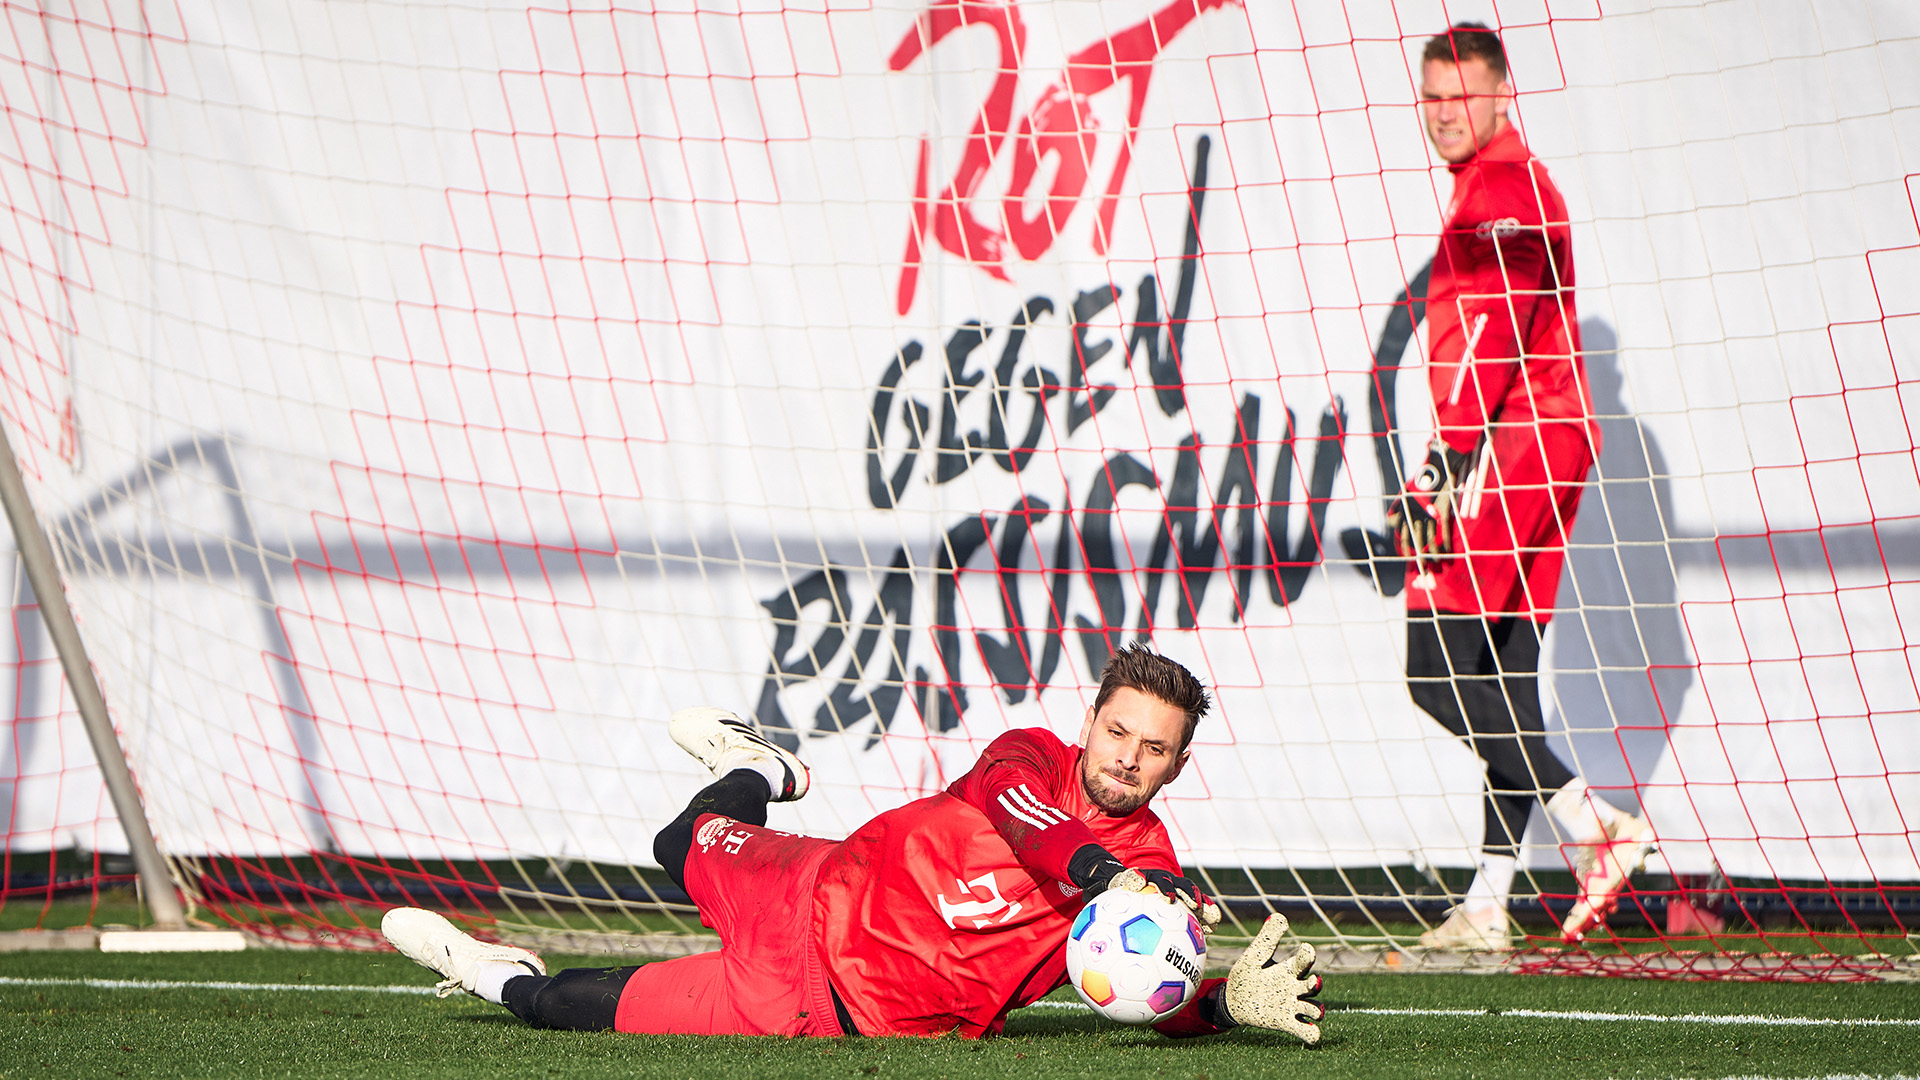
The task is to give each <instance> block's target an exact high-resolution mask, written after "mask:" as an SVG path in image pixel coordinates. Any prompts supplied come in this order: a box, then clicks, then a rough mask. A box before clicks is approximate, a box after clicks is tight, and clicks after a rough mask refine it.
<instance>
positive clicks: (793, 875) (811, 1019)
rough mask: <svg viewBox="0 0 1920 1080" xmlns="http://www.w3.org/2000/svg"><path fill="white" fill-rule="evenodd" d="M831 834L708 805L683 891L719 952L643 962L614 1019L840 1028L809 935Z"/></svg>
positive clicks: (814, 1031) (744, 1030)
mask: <svg viewBox="0 0 1920 1080" xmlns="http://www.w3.org/2000/svg"><path fill="white" fill-rule="evenodd" d="M836 846H837V845H836V843H835V842H834V841H832V840H820V839H816V838H814V837H811V836H794V835H792V834H791V833H782V832H775V831H773V830H772V829H766V828H762V827H760V826H757V825H747V824H743V823H741V822H738V821H734V820H733V819H731V818H726V817H721V816H719V815H717V814H707V815H705V816H703V817H701V818H700V820H699V822H698V823H697V824H696V826H695V831H694V841H693V847H692V849H691V850H690V851H689V852H688V854H687V868H686V883H687V894H688V895H689V896H691V897H692V898H693V902H694V903H695V904H697V905H699V908H700V921H701V922H702V923H704V924H705V925H707V926H709V927H711V928H712V929H714V930H715V931H717V932H718V933H719V935H720V950H719V951H718V952H709V953H698V954H695V955H693V956H684V957H681V958H679V959H677V960H664V961H659V962H656V963H652V964H645V965H642V966H641V968H640V969H639V970H638V971H636V972H634V973H633V976H632V977H631V978H630V979H628V980H627V984H626V986H625V987H624V988H623V989H622V990H621V991H620V1004H619V1009H618V1011H617V1013H616V1014H615V1017H614V1028H615V1030H618V1031H631V1032H637V1033H643V1034H657V1035H842V1034H850V1032H847V1031H845V1030H843V1028H842V1026H841V1024H840V1022H839V1020H838V1019H836V1016H835V1009H834V1002H833V992H832V990H830V989H829V988H828V984H827V976H826V971H825V969H824V968H823V967H822V966H821V963H820V953H819V950H818V948H817V947H816V946H815V944H814V938H813V889H814V879H815V878H817V877H818V876H819V872H820V864H821V863H822V862H824V861H825V860H826V857H827V854H828V853H829V852H831V851H832V850H833V849H834V848H835V847H836Z"/></svg>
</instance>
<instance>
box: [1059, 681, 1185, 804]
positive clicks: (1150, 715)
mask: <svg viewBox="0 0 1920 1080" xmlns="http://www.w3.org/2000/svg"><path fill="white" fill-rule="evenodd" d="M1186 733H1187V716H1186V714H1185V713H1183V712H1181V711H1180V710H1179V709H1176V708H1174V707H1173V706H1171V705H1169V704H1167V703H1166V702H1164V701H1161V700H1160V699H1159V698H1157V697H1154V696H1153V695H1152V694H1143V693H1141V692H1140V691H1138V690H1135V689H1133V688H1132V687H1121V688H1120V689H1119V690H1116V691H1114V693H1113V696H1112V697H1110V698H1108V699H1107V703H1106V705H1104V706H1102V707H1101V709H1100V711H1099V713H1097V714H1096V713H1095V712H1094V711H1093V710H1092V709H1088V710H1087V722H1086V724H1085V726H1083V727H1082V728H1081V729H1080V745H1081V746H1083V747H1085V748H1086V750H1085V752H1084V753H1082V754H1081V755H1080V786H1081V787H1082V788H1084V789H1086V793H1087V798H1088V799H1089V800H1091V801H1092V802H1093V805H1095V806H1098V807H1099V808H1100V809H1102V810H1105V811H1106V812H1107V813H1109V814H1115V815H1125V814H1131V813H1133V812H1134V811H1135V810H1138V809H1140V808H1141V807H1143V806H1145V805H1147V801H1148V800H1150V799H1152V798H1153V796H1154V794H1155V793H1157V792H1158V791H1159V790H1160V789H1161V788H1162V787H1163V786H1165V785H1166V783H1167V782H1168V781H1170V780H1172V779H1173V778H1174V777H1176V776H1179V775H1180V767H1181V766H1183V765H1185V764H1186V763H1187V752H1186V751H1185V750H1182V749H1181V748H1180V743H1181V740H1182V739H1183V738H1184V737H1185V735H1186Z"/></svg>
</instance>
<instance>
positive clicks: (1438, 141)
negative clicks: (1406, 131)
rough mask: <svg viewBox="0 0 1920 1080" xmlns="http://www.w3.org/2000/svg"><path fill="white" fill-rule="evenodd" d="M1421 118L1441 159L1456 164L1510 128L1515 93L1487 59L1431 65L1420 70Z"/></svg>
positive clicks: (1470, 59) (1441, 61)
mask: <svg viewBox="0 0 1920 1080" xmlns="http://www.w3.org/2000/svg"><path fill="white" fill-rule="evenodd" d="M1420 75H1421V78H1420V118H1421V119H1422V120H1424V121H1425V122H1426V125H1427V138H1429V139H1432V140H1433V149H1434V150H1435V151H1436V152H1437V153H1438V154H1439V155H1440V157H1441V159H1442V160H1444V161H1446V162H1447V163H1448V164H1451V165H1458V164H1459V163H1461V162H1463V161H1465V160H1467V159H1468V158H1470V157H1472V156H1473V155H1475V154H1477V153H1479V152H1480V148H1481V147H1483V146H1485V145H1487V143H1488V142H1490V141H1492V139H1493V137H1494V136H1495V135H1497V134H1499V133H1500V131H1501V129H1502V128H1505V127H1506V126H1507V106H1508V104H1509V103H1510V102H1512V100H1513V89H1512V88H1511V87H1509V86H1508V85H1507V82H1506V80H1505V79H1502V78H1500V77H1499V76H1498V75H1495V74H1494V73H1493V69H1492V68H1490V67H1488V66H1487V62H1486V61H1485V60H1482V59H1480V58H1479V57H1477V56H1475V57H1468V58H1467V59H1465V60H1462V61H1460V62H1459V63H1457V64H1456V63H1454V62H1453V61H1451V60H1429V61H1427V62H1426V65H1425V66H1424V67H1422V68H1421V69H1420Z"/></svg>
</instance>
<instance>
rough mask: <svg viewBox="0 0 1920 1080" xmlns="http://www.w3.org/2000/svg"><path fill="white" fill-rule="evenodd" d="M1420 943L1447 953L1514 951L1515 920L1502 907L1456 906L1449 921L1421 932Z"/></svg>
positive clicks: (1448, 918)
mask: <svg viewBox="0 0 1920 1080" xmlns="http://www.w3.org/2000/svg"><path fill="white" fill-rule="evenodd" d="M1420 944H1421V945H1423V946H1425V947H1426V948H1429V949H1442V950H1445V951H1447V952H1512V951H1513V920H1512V919H1510V918H1508V917H1507V913H1506V912H1505V911H1503V910H1501V909H1500V908H1488V909H1486V910H1484V911H1476V912H1472V913H1469V912H1468V911H1467V909H1466V908H1464V907H1457V908H1454V909H1453V914H1451V915H1448V916H1447V921H1445V922H1443V923H1441V924H1440V925H1439V926H1436V927H1434V928H1433V929H1431V930H1429V931H1427V932H1426V933H1424V934H1421V935H1420Z"/></svg>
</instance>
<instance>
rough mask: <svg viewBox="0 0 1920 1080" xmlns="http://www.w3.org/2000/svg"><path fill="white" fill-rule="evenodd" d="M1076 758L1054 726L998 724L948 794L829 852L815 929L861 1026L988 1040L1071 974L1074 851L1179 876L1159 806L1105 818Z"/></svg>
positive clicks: (885, 817)
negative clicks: (1001, 730)
mask: <svg viewBox="0 0 1920 1080" xmlns="http://www.w3.org/2000/svg"><path fill="white" fill-rule="evenodd" d="M1079 768H1080V751H1079V749H1078V748H1076V747H1072V746H1068V745H1066V744H1065V743H1063V742H1061V741H1060V740H1059V739H1058V738H1056V737H1055V736H1054V735H1053V734H1052V733H1051V732H1048V731H1046V730H1043V729H1040V728H1025V729H1021V730H1016V731H1010V732H1007V733H1006V734H1005V735H1002V736H1000V737H999V738H998V739H995V740H994V741H993V743H992V744H991V745H990V746H988V747H987V750H986V752H985V753H984V754H982V755H981V756H980V760H979V761H978V762H976V763H975V764H974V766H973V769H972V770H971V771H970V772H968V773H967V775H965V776H963V777H961V778H960V779H959V780H958V781H956V782H955V783H954V784H953V785H952V786H951V787H949V788H948V789H947V790H946V791H945V792H944V793H942V794H939V795H933V796H930V797H928V798H925V799H921V800H919V801H917V802H912V803H908V804H907V805H905V806H902V807H900V808H898V809H896V810H891V811H888V812H887V813H884V814H881V815H880V816H878V817H876V818H874V819H873V820H872V821H870V822H868V823H867V824H866V825H864V826H862V827H861V828H860V829H859V830H858V831H856V832H855V833H854V834H853V835H852V836H849V837H848V838H847V839H846V841H845V842H844V843H842V844H841V845H840V846H839V848H838V849H837V850H836V851H835V852H834V853H833V854H832V855H831V856H829V857H828V859H827V862H826V864H825V865H824V866H823V867H822V869H821V872H820V876H819V878H818V885H817V887H816V890H815V894H814V912H813V920H814V935H815V938H816V940H817V941H818V942H819V944H820V956H821V959H822V962H823V963H824V964H825V966H826V969H827V972H828V975H829V977H830V978H831V980H832V982H833V985H834V987H835V988H836V989H837V990H838V991H839V993H840V995H841V997H842V998H843V999H844V1000H845V1003H846V1006H847V1009H848V1011H849V1012H850V1013H851V1015H852V1017H853V1020H854V1024H855V1026H857V1027H858V1028H859V1029H860V1031H861V1032H862V1033H863V1034H867V1035H944V1034H946V1033H948V1032H951V1031H958V1032H959V1033H960V1034H961V1035H965V1036H969V1037H976V1038H977V1037H979V1036H982V1035H990V1034H994V1033H996V1032H998V1031H999V1030H1000V1028H1001V1026H1002V1025H1003V1024H1004V1023H1005V1022H1006V1016H1007V1012H1008V1011H1009V1010H1012V1009H1016V1008H1019V1007H1021V1006H1023V1005H1027V1004H1029V1003H1031V1002H1034V1001H1037V1000H1038V999H1040V998H1042V997H1044V996H1046V995H1047V994H1049V993H1051V992H1052V991H1053V990H1054V989H1055V988H1057V987H1059V986H1061V985H1062V984H1063V983H1065V981H1066V941H1067V930H1068V928H1069V927H1070V925H1071V924H1072V921H1073V918H1074V916H1075V915H1077V914H1079V911H1080V907H1081V900H1080V890H1079V889H1077V888H1074V887H1073V885H1071V884H1070V883H1069V882H1068V880H1067V863H1068V860H1070V859H1071V858H1072V856H1073V853H1074V852H1075V851H1078V850H1079V849H1080V848H1081V846H1083V845H1085V844H1099V845H1100V846H1102V847H1104V848H1106V849H1107V850H1108V851H1109V852H1112V853H1113V855H1114V857H1115V858H1117V859H1119V860H1120V861H1121V862H1123V863H1125V864H1127V865H1128V866H1137V867H1156V868H1159V869H1162V870H1170V871H1173V872H1175V873H1178V872H1179V870H1180V864H1179V862H1178V861H1177V860H1175V858H1174V855H1173V846H1172V844H1171V843H1170V842H1169V841H1168V839H1167V830H1166V827H1165V826H1163V825H1162V824H1161V823H1160V819H1159V818H1158V817H1157V816H1155V814H1154V813H1153V811H1151V810H1149V809H1146V808H1145V807H1142V808H1141V809H1139V810H1136V811H1134V812H1133V813H1131V814H1128V815H1126V816H1125V817H1113V816H1110V815H1108V814H1107V813H1106V812H1105V811H1103V810H1101V809H1100V808H1099V807H1097V806H1095V805H1093V804H1092V803H1091V802H1089V801H1088V800H1087V797H1086V794H1085V792H1084V790H1083V789H1082V787H1081V785H1080V777H1079ZM1188 1011H1191V1007H1190V1009H1189V1010H1188ZM1167 1023H1168V1024H1169V1025H1173V1024H1174V1021H1173V1020H1172V1019H1170V1020H1169V1021H1167ZM1191 1026H1192V1024H1191V1018H1189V1019H1188V1020H1187V1022H1186V1023H1184V1024H1180V1025H1175V1026H1174V1028H1172V1029H1169V1033H1171V1034H1194V1033H1197V1032H1195V1031H1192V1030H1190V1028H1191Z"/></svg>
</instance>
